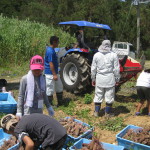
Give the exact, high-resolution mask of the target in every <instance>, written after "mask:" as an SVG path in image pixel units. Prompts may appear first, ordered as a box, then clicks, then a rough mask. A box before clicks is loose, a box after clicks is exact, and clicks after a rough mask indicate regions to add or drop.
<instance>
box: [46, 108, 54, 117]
mask: <svg viewBox="0 0 150 150" xmlns="http://www.w3.org/2000/svg"><path fill="white" fill-rule="evenodd" d="M47 110H48V113H49V115H50V116H54V114H55V112H54V109H53V107H52V106H50V107H49V108H47Z"/></svg>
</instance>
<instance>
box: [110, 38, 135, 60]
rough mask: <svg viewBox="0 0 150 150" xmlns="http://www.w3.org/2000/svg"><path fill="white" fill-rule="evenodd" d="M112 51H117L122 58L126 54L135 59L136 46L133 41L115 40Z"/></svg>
mask: <svg viewBox="0 0 150 150" xmlns="http://www.w3.org/2000/svg"><path fill="white" fill-rule="evenodd" d="M112 51H113V52H115V53H116V54H117V55H118V57H119V58H120V59H121V58H123V57H124V56H125V55H127V56H130V57H131V58H133V59H135V48H134V47H133V45H132V44H131V43H128V42H119V41H114V43H113V45H112Z"/></svg>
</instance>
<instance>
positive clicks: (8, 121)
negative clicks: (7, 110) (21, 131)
mask: <svg viewBox="0 0 150 150" xmlns="http://www.w3.org/2000/svg"><path fill="white" fill-rule="evenodd" d="M15 123H18V119H17V118H16V116H15V115H13V114H8V115H6V116H4V117H2V119H1V127H2V128H4V129H6V130H9V129H10V127H11V126H12V125H14V124H15Z"/></svg>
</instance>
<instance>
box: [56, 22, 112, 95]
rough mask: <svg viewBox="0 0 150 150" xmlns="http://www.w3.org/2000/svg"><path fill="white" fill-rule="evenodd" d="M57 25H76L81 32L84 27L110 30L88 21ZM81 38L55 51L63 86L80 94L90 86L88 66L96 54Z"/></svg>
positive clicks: (105, 26)
mask: <svg viewBox="0 0 150 150" xmlns="http://www.w3.org/2000/svg"><path fill="white" fill-rule="evenodd" d="M59 24H60V25H76V26H78V27H79V30H83V28H84V27H91V28H99V29H103V30H111V28H110V27H109V26H108V25H104V24H99V23H93V22H88V21H68V22H60V23H59ZM79 36H80V35H79ZM81 36H82V37H81V39H78V40H79V41H78V43H77V44H74V45H72V46H70V47H69V48H59V49H57V50H56V51H57V52H58V57H59V60H60V76H61V80H62V83H63V86H64V88H65V89H66V90H67V91H69V92H73V93H81V92H82V91H84V90H86V89H87V87H88V86H89V85H90V78H91V77H90V66H91V62H92V58H93V55H94V54H95V53H96V52H97V49H91V48H90V47H88V46H87V45H86V44H85V43H84V37H83V33H82V35H81ZM80 40H81V43H80Z"/></svg>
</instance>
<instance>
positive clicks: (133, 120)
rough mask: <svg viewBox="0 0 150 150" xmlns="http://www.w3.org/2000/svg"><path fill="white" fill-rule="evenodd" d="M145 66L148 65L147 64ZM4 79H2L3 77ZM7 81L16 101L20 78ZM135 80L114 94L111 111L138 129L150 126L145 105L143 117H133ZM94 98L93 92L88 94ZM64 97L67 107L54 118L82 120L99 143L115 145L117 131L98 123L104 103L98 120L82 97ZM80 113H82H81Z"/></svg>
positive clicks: (58, 109) (136, 99)
mask: <svg viewBox="0 0 150 150" xmlns="http://www.w3.org/2000/svg"><path fill="white" fill-rule="evenodd" d="M146 65H150V62H148V63H147V64H146ZM3 78H4V77H3ZM6 79H7V81H8V86H7V90H11V91H12V92H13V93H14V97H15V99H16V100H17V97H18V89H19V82H20V79H21V77H16V78H14V79H11V78H9V77H7V78H6ZM135 83H136V81H135V79H134V80H133V81H131V82H127V83H125V84H124V85H123V86H122V87H121V90H120V91H119V92H118V93H117V94H116V99H115V103H114V105H113V111H114V113H115V117H121V118H123V123H124V124H125V125H131V124H132V125H136V126H139V127H145V126H150V121H149V120H150V117H148V116H147V115H146V108H145V107H146V103H145V105H144V107H143V110H142V113H143V116H134V113H135V109H136V106H137V103H138V102H137V101H138V97H137V94H136V89H135ZM90 94H91V95H92V96H93V97H94V91H91V93H90ZM64 97H65V100H66V102H67V105H65V106H62V107H60V108H56V109H55V118H56V119H60V118H64V117H67V116H74V117H75V118H77V119H79V120H82V121H83V122H86V123H89V124H91V125H92V126H94V132H95V133H96V134H97V136H98V137H99V138H100V139H101V142H106V143H112V144H116V143H117V142H116V134H117V133H119V132H120V130H118V131H109V130H107V129H103V130H102V129H101V128H100V123H101V122H102V121H105V117H104V113H103V112H104V107H105V103H103V104H102V115H101V116H100V117H99V118H96V117H94V116H93V111H94V103H92V104H84V103H83V99H84V96H79V95H74V94H70V93H68V92H65V91H64ZM71 101H73V102H72V103H70V102H71ZM81 112H82V113H81ZM44 113H45V114H47V110H46V109H45V110H44Z"/></svg>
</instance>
